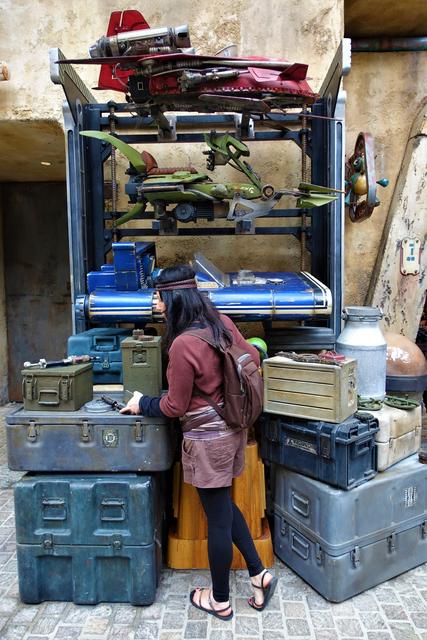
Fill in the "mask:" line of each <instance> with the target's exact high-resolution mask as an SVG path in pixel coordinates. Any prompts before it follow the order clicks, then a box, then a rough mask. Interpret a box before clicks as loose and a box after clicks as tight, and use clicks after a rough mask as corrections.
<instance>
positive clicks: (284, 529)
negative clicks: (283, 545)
mask: <svg viewBox="0 0 427 640" xmlns="http://www.w3.org/2000/svg"><path fill="white" fill-rule="evenodd" d="M287 529H288V525H287V523H286V520H285V518H282V519H281V523H280V535H281V536H285V535H286V533H287Z"/></svg>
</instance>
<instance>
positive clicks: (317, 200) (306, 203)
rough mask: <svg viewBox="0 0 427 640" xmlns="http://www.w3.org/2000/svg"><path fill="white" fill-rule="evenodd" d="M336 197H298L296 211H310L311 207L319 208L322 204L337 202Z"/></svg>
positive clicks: (317, 194)
mask: <svg viewBox="0 0 427 640" xmlns="http://www.w3.org/2000/svg"><path fill="white" fill-rule="evenodd" d="M337 197H338V196H328V195H325V194H323V193H322V194H321V193H316V194H310V193H307V195H306V196H300V197H299V198H298V200H297V207H298V209H312V208H313V207H321V206H322V205H324V204H329V203H330V202H333V201H334V200H337Z"/></svg>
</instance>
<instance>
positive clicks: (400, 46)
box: [351, 37, 427, 53]
mask: <svg viewBox="0 0 427 640" xmlns="http://www.w3.org/2000/svg"><path fill="white" fill-rule="evenodd" d="M351 50H352V52H353V53H380V52H381V53H384V52H392V51H427V38H424V37H423V38H352V40H351Z"/></svg>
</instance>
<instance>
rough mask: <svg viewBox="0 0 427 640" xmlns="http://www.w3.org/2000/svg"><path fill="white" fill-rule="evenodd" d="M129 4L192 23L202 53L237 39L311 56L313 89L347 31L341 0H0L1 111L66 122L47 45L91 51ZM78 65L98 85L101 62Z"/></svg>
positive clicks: (272, 51)
mask: <svg viewBox="0 0 427 640" xmlns="http://www.w3.org/2000/svg"><path fill="white" fill-rule="evenodd" d="M302 5H303V6H302ZM132 8H134V9H139V10H140V11H142V12H143V13H144V16H145V18H146V20H147V21H148V23H149V24H150V25H151V26H153V27H155V26H165V25H170V26H176V25H180V24H183V23H188V24H189V26H190V33H191V34H192V41H193V45H194V46H196V47H197V48H198V49H199V50H200V52H207V53H214V52H215V51H217V50H218V49H220V48H221V47H223V46H225V45H226V44H229V43H230V42H235V43H236V44H237V45H239V49H240V53H241V54H258V53H259V54H268V55H272V56H282V57H287V58H289V59H293V60H299V61H304V62H308V63H309V65H310V76H311V77H312V78H313V85H314V87H315V88H317V87H319V86H320V82H321V79H322V77H323V75H324V73H325V71H326V69H327V67H328V65H329V62H330V61H331V59H332V57H333V55H334V52H335V50H336V47H337V45H338V43H339V41H340V39H341V35H342V33H343V14H342V12H343V2H342V0H304V2H303V3H301V2H299V0H266V1H265V2H264V3H263V4H262V5H261V4H259V3H256V2H248V1H247V0H215V1H214V2H212V0H199V2H197V3H194V1H193V0H180V2H176V1H175V0H162V1H159V0H156V1H154V2H150V3H145V6H144V4H143V3H129V2H125V1H123V0H93V2H91V3H90V6H89V5H88V4H87V2H85V0H70V1H69V2H66V3H65V2H63V0H35V1H34V2H31V3H30V2H28V0H2V3H1V9H0V11H1V19H0V59H3V60H6V61H7V62H8V65H9V69H10V73H11V79H10V81H9V82H8V83H4V86H3V87H2V92H1V100H2V111H3V114H4V116H3V117H17V118H27V117H28V118H36V119H38V118H56V119H58V120H61V119H62V116H61V105H62V100H63V97H62V91H61V89H60V87H55V86H53V85H52V84H51V83H50V79H49V62H48V49H49V47H60V48H61V49H62V50H63V52H64V53H65V54H66V56H67V57H74V58H76V57H86V56H87V50H88V47H89V45H90V44H92V43H94V42H95V41H96V40H97V39H98V38H99V37H100V36H101V35H103V34H105V32H106V28H107V25H108V19H109V16H110V13H111V12H112V11H117V10H123V9H132ZM76 70H77V71H78V72H79V73H80V75H81V77H82V79H83V80H84V81H85V83H86V84H87V86H88V87H92V86H94V85H95V84H96V80H97V77H98V69H97V67H93V66H86V67H76ZM6 85H7V86H6ZM99 99H100V100H102V98H101V96H100V98H99Z"/></svg>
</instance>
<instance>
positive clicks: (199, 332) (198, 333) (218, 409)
mask: <svg viewBox="0 0 427 640" xmlns="http://www.w3.org/2000/svg"><path fill="white" fill-rule="evenodd" d="M204 331H205V330H204V329H199V330H197V329H196V330H195V331H184V334H185V335H186V336H193V337H195V338H200V340H203V342H207V343H208V344H209V345H210V346H211V347H213V348H214V349H217V350H218V351H220V350H221V348H220V347H218V346H217V345H216V344H215V343H214V341H213V340H212V339H209V338H208V337H207V335H206V333H203V332H204ZM195 395H197V396H200V397H201V398H203V400H206V402H208V403H209V404H210V405H211V407H213V408H214V409H215V411H216V412H217V414H218V415H219V416H221V418H222V419H224V409H223V408H222V407H220V406H219V405H218V404H217V403H216V402H215V400H212V398H211V396H209V395H208V394H207V393H205V392H204V391H202V390H201V389H198V388H197V387H196V394H195Z"/></svg>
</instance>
